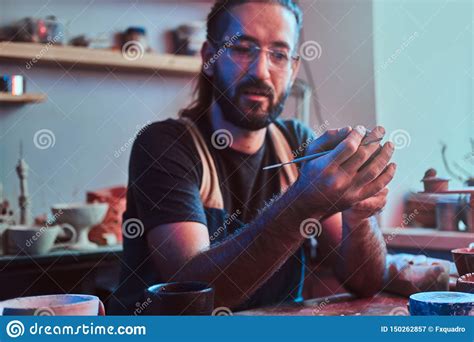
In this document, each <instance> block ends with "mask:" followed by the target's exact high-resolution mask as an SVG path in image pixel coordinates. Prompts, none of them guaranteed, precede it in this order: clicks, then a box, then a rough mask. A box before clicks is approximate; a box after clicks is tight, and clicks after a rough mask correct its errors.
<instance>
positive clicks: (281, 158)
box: [178, 117, 306, 301]
mask: <svg viewBox="0 0 474 342" xmlns="http://www.w3.org/2000/svg"><path fill="white" fill-rule="evenodd" d="M178 121H180V122H181V123H182V124H184V125H185V126H186V127H187V130H188V132H189V133H190V134H191V137H192V139H193V142H194V145H195V147H196V149H197V152H198V154H199V157H200V159H201V162H202V169H203V171H202V180H201V187H200V189H199V194H200V197H201V201H202V203H203V206H204V207H206V208H215V209H222V210H224V200H223V197H222V193H221V190H220V187H219V178H218V175H217V169H216V166H215V163H214V159H213V158H212V155H211V153H210V151H209V149H208V147H207V144H206V141H205V139H204V137H203V136H202V134H201V132H200V131H199V129H198V127H197V126H196V125H195V123H194V122H193V121H192V120H191V119H189V118H186V117H181V118H179V119H178ZM268 131H269V133H270V140H271V141H272V144H273V147H274V149H275V152H276V155H277V157H278V162H279V163H285V162H288V161H291V160H293V153H292V150H291V147H290V144H289V143H288V141H287V140H286V138H285V135H284V134H283V132H282V131H281V130H280V129H279V128H278V127H277V126H276V125H275V124H274V123H271V124H270V125H269V126H268ZM297 179H298V168H297V166H296V165H295V164H288V165H284V166H282V167H280V170H279V180H280V189H281V193H283V192H285V191H286V190H287V189H288V188H289V187H290V186H291V185H292V184H293V183H294V182H295V181H296V180H297ZM300 258H301V262H302V264H303V266H302V270H301V280H300V284H299V289H298V298H297V300H296V301H301V300H302V292H303V283H304V273H305V259H306V258H305V252H304V248H303V247H302V248H300Z"/></svg>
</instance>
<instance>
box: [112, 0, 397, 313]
mask: <svg viewBox="0 0 474 342" xmlns="http://www.w3.org/2000/svg"><path fill="white" fill-rule="evenodd" d="M207 24H208V35H207V41H206V42H205V43H204V45H203V47H202V51H201V55H202V59H203V68H202V72H201V75H200V80H199V84H198V97H197V100H196V102H195V103H194V104H193V105H192V106H191V107H189V108H188V109H186V110H184V111H183V112H182V113H181V117H182V118H181V119H180V120H171V119H169V120H166V121H163V122H157V123H154V124H152V125H150V126H149V127H148V128H147V129H146V130H145V131H144V132H142V134H141V135H140V136H139V137H138V138H137V140H136V142H135V144H134V147H133V150H132V155H131V159H130V170H129V171H130V175H129V177H130V179H129V188H128V195H127V210H126V213H125V214H124V225H123V228H124V256H125V264H124V268H123V273H122V278H121V283H120V286H119V288H118V289H117V291H116V292H115V297H116V299H118V300H117V302H118V305H117V308H116V309H115V311H116V312H119V311H121V312H123V313H125V312H127V313H132V312H133V310H134V308H135V307H136V305H137V306H138V305H140V301H141V300H143V297H142V296H141V295H142V293H143V290H144V289H145V288H146V287H147V286H149V285H151V284H154V283H160V282H171V281H188V280H195V281H204V282H207V283H210V284H212V285H213V286H214V288H215V294H216V298H215V300H216V304H215V305H216V306H225V307H228V308H230V309H232V310H239V309H243V308H249V307H255V306H262V305H269V304H278V303H280V302H282V301H285V300H295V299H297V298H298V296H299V295H300V294H301V287H302V280H303V279H301V278H302V275H303V271H304V254H302V248H301V247H302V245H303V243H304V241H305V240H306V238H307V237H308V235H307V234H306V233H305V232H306V231H305V229H306V228H307V227H306V226H305V225H307V224H308V223H310V224H312V226H311V227H310V228H316V229H318V228H321V229H320V231H318V236H317V240H318V253H319V256H320V258H321V259H326V262H327V263H329V264H330V265H332V266H333V268H334V271H335V273H336V275H337V277H338V278H339V280H340V281H341V282H342V283H343V284H344V286H345V287H346V288H347V289H348V290H349V291H351V292H353V293H355V294H357V295H360V296H370V295H373V294H375V293H376V292H377V291H379V290H380V289H381V287H382V277H383V273H384V267H385V255H386V248H385V244H384V242H383V239H382V235H381V232H380V230H379V228H378V227H377V223H376V220H375V219H373V215H374V214H375V213H377V212H378V211H380V210H381V209H382V208H383V207H384V205H385V201H386V196H387V192H388V190H387V188H386V186H387V184H388V183H389V182H390V181H391V179H392V177H393V176H394V173H395V165H394V164H393V163H389V160H390V158H391V156H392V153H393V145H392V144H391V143H390V142H389V143H386V144H384V145H383V146H380V145H379V144H369V145H365V146H363V145H362V144H361V142H362V141H363V140H364V141H366V140H365V139H374V138H379V137H382V136H383V135H384V129H383V128H382V127H376V128H375V129H374V130H373V131H372V132H371V133H370V134H369V137H368V138H364V137H365V135H366V130H365V128H364V127H361V126H357V127H355V128H351V127H346V128H342V129H339V130H328V131H327V132H326V133H325V134H324V135H322V136H321V137H320V138H318V139H316V140H314V141H313V142H312V143H311V145H310V146H309V147H308V148H307V150H306V154H311V153H315V152H318V151H323V150H329V149H334V151H333V152H331V153H329V154H327V155H325V156H323V157H320V158H318V159H314V160H311V161H308V162H306V163H304V164H301V165H298V168H296V166H295V165H293V166H292V167H284V168H281V169H272V170H266V171H263V170H262V168H263V167H264V166H266V165H269V164H274V163H276V162H280V161H286V160H284V159H285V155H288V152H290V156H291V150H297V149H298V148H299V146H301V144H302V143H304V142H306V141H308V139H311V136H312V132H311V131H310V130H309V129H308V128H307V127H305V126H304V125H302V124H301V123H299V122H297V121H295V120H286V121H283V120H279V119H277V117H278V116H279V115H280V113H281V112H282V108H283V105H284V102H285V100H286V98H287V96H288V93H289V89H290V87H291V85H292V83H293V81H294V80H295V78H296V75H297V73H298V69H299V66H300V61H299V57H298V56H297V50H298V39H299V31H300V28H301V25H302V15H301V11H300V9H299V8H298V6H297V5H296V4H295V2H294V1H292V0H286V1H284V0H279V1H276V0H273V1H255V0H253V1H252V0H240V1H236V0H231V1H217V2H216V4H215V5H214V7H213V9H212V11H211V13H210V14H209V17H208V23H207ZM286 159H287V160H289V159H290V158H289V157H288V158H286ZM130 222H133V223H135V227H134V228H137V225H136V224H137V223H138V228H143V229H144V232H140V234H130V232H129V231H128V228H129V227H127V224H129V223H130ZM141 225H142V227H141ZM141 233H143V234H141ZM319 233H320V234H319ZM313 235H314V234H313ZM119 309H120V310H119Z"/></svg>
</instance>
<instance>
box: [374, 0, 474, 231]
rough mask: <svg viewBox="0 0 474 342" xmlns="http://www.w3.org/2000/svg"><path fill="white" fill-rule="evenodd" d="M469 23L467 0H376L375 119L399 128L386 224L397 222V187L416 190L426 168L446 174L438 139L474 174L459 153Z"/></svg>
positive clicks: (464, 150) (469, 86) (469, 122)
mask: <svg viewBox="0 0 474 342" xmlns="http://www.w3.org/2000/svg"><path fill="white" fill-rule="evenodd" d="M472 23H473V5H472V2H471V1H468V0H454V1H444V0H430V1H427V0H423V1H421V0H412V1H383V0H376V1H374V32H375V34H374V52H375V53H374V54H375V70H376V76H375V79H376V99H377V122H378V123H380V124H383V125H384V126H385V127H387V129H388V132H389V133H393V132H395V131H397V130H401V131H398V132H399V133H397V134H396V137H398V138H395V139H394V140H395V142H396V145H397V142H398V143H399V144H400V145H399V146H400V147H401V148H400V149H398V150H397V151H396V152H395V157H394V160H395V161H396V162H397V164H398V169H397V176H396V178H395V180H394V181H393V183H392V185H391V187H390V189H391V194H390V197H389V204H388V206H387V208H386V210H385V213H384V217H383V219H384V220H383V222H384V223H385V224H386V225H390V226H397V225H399V224H400V222H401V220H402V201H403V195H404V194H405V193H407V192H408V191H410V190H415V191H421V190H422V184H421V183H420V182H419V180H420V179H421V178H422V176H423V174H424V172H425V170H426V169H428V168H429V167H435V168H436V169H437V170H438V172H439V174H440V175H441V176H448V175H447V173H446V171H445V168H444V167H443V164H442V160H441V147H440V141H441V140H443V141H444V142H446V143H448V146H449V147H448V154H449V158H450V159H451V160H452V161H457V162H458V163H460V164H461V165H464V167H466V168H469V169H470V171H471V172H472V173H473V174H474V165H473V164H472V163H469V162H467V161H466V159H465V154H468V153H469V152H470V144H469V137H473V133H472V132H473V128H474V125H473V102H472V98H473V69H472V64H473V31H472V29H473V28H472ZM393 134H395V133H393ZM460 186H461V184H460V183H459V182H455V181H453V182H452V184H451V186H450V187H451V188H459V187H460Z"/></svg>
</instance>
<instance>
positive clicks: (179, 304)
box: [143, 281, 214, 316]
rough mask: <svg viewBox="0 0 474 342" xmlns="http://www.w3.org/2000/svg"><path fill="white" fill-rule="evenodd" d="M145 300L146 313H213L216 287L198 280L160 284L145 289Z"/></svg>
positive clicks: (199, 314) (195, 314)
mask: <svg viewBox="0 0 474 342" xmlns="http://www.w3.org/2000/svg"><path fill="white" fill-rule="evenodd" d="M145 300H146V301H147V303H148V305H147V307H146V309H145V310H144V312H143V313H144V314H145V315H167V316H176V315H183V316H202V315H211V314H212V311H213V309H214V288H213V287H212V286H210V285H209V284H206V283H201V282H196V281H185V282H176V283H165V284H158V285H153V286H150V287H149V288H147V289H146V290H145Z"/></svg>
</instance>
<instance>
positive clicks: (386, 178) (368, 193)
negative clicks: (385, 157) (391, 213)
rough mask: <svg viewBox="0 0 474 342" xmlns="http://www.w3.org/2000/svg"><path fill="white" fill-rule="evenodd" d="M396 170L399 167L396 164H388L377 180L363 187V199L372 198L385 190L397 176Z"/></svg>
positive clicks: (361, 194)
mask: <svg viewBox="0 0 474 342" xmlns="http://www.w3.org/2000/svg"><path fill="white" fill-rule="evenodd" d="M396 169H397V165H396V164H395V163H390V164H388V165H387V167H386V168H385V169H384V170H383V172H382V173H381V174H380V175H379V176H378V177H377V178H376V179H375V180H373V181H372V182H370V183H369V184H367V185H366V186H364V187H363V190H362V191H361V193H360V196H361V198H368V197H372V196H374V195H375V194H376V193H378V192H379V191H380V190H382V189H383V188H385V187H386V186H387V184H388V183H390V181H391V180H392V179H393V177H394V176H395V171H396Z"/></svg>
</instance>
